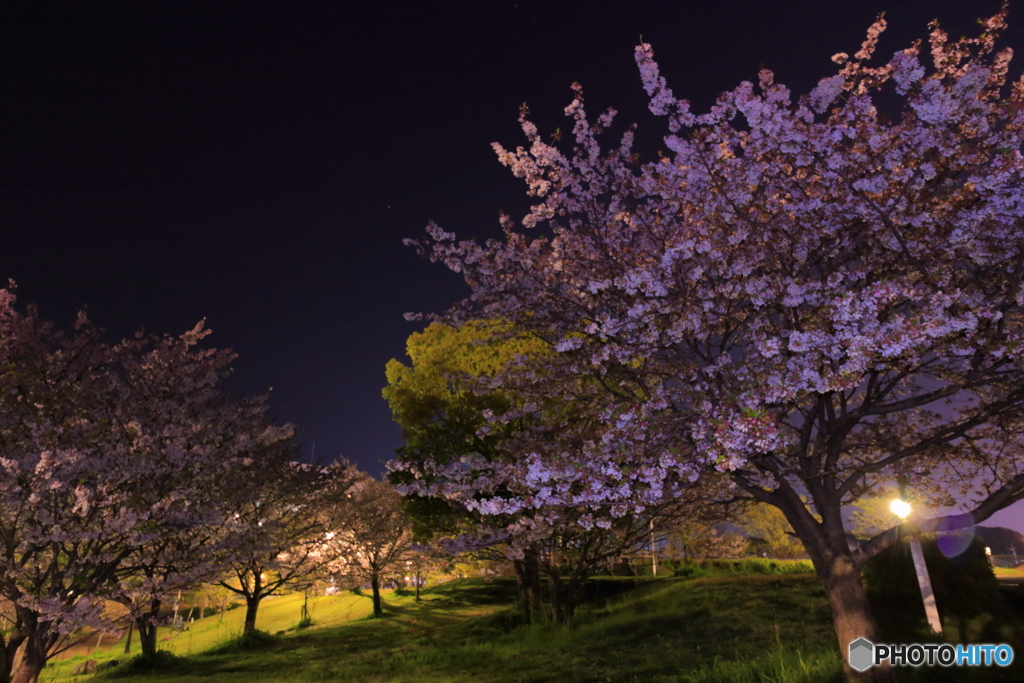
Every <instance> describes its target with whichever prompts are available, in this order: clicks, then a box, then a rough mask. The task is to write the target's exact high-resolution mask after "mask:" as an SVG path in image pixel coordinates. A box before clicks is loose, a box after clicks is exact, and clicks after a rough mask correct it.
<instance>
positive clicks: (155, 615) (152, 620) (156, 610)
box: [125, 598, 163, 656]
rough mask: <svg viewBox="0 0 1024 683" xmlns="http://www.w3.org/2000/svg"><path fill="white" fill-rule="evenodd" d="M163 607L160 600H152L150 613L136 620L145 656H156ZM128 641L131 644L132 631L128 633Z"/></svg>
mask: <svg viewBox="0 0 1024 683" xmlns="http://www.w3.org/2000/svg"><path fill="white" fill-rule="evenodd" d="M162 606H163V603H162V602H161V601H160V600H159V599H157V598H153V599H151V600H150V601H149V611H148V612H144V613H143V614H141V615H139V618H138V619H136V620H135V625H136V626H137V627H138V629H139V647H141V648H142V654H143V655H150V656H152V655H155V654H156V632H157V628H158V627H157V624H158V623H159V619H160V608H161V607H162ZM128 640H129V644H130V643H131V631H129V633H128ZM125 652H126V653H127V652H128V649H127V648H125Z"/></svg>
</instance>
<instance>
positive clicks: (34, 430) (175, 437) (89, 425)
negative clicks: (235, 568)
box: [0, 289, 291, 683]
mask: <svg viewBox="0 0 1024 683" xmlns="http://www.w3.org/2000/svg"><path fill="white" fill-rule="evenodd" d="M207 333H208V332H207V331H206V330H204V329H203V324H202V323H200V324H199V325H197V326H196V327H195V329H193V330H191V331H190V332H187V333H186V334H184V335H182V336H180V337H159V338H147V337H145V336H144V335H142V334H139V335H137V336H136V338H135V339H132V340H124V341H122V342H120V343H118V344H113V345H111V344H106V343H104V342H103V341H102V331H101V330H99V329H97V328H95V327H94V326H92V325H91V324H90V323H89V321H88V320H87V318H86V317H85V316H84V314H80V315H79V318H78V320H77V321H76V323H75V326H74V329H73V330H70V331H62V330H57V329H55V328H54V327H53V325H51V324H50V323H48V322H46V321H43V320H41V319H40V317H39V315H38V313H37V311H36V310H35V309H34V308H32V307H29V308H28V309H27V312H26V313H25V314H22V313H20V312H18V311H17V310H16V309H15V307H14V296H13V294H11V292H10V291H9V290H6V289H5V290H0V468H2V469H3V476H2V477H0V594H2V595H3V596H4V597H5V598H6V599H8V600H10V601H11V602H12V603H13V605H14V607H15V610H16V624H15V629H14V631H13V633H12V636H11V637H10V640H9V642H7V643H3V645H4V646H5V647H4V650H5V653H6V654H7V655H8V656H7V657H5V661H4V668H3V671H0V674H2V678H0V680H4V681H6V680H8V679H9V678H10V676H11V673H12V672H11V671H10V669H11V665H12V661H11V657H10V655H13V653H14V651H15V650H16V649H17V647H18V646H19V645H20V647H22V648H23V653H24V654H23V657H22V664H21V666H20V667H19V669H18V670H17V671H16V672H13V675H14V678H13V680H14V681H15V682H16V683H32V682H33V681H35V680H36V679H37V678H38V676H39V672H40V671H41V670H42V668H43V666H45V664H46V661H47V660H48V659H49V658H50V657H52V656H53V655H54V654H56V653H57V652H59V651H60V650H61V649H62V648H64V647H66V646H68V645H69V644H70V643H71V641H70V640H69V638H68V636H70V634H72V633H74V632H75V631H77V630H78V629H80V628H83V627H89V628H92V629H100V630H103V631H117V628H116V626H115V625H114V623H113V622H112V621H111V619H110V618H109V615H105V614H104V613H103V611H102V609H101V608H102V601H103V600H104V599H108V598H114V599H116V598H118V597H119V596H121V595H122V594H123V591H122V586H124V585H126V584H128V583H132V582H133V580H134V579H138V582H141V584H142V585H143V588H144V590H145V592H146V593H147V594H148V595H151V596H152V597H153V599H159V596H160V595H161V594H162V592H163V591H165V590H166V589H168V588H169V583H168V582H172V583H174V582H180V581H182V580H186V579H187V580H191V579H192V578H196V577H198V576H199V575H205V574H207V573H208V572H209V571H211V565H210V564H209V559H210V558H209V557H207V556H202V557H201V558H199V559H198V560H197V561H195V562H193V561H192V560H189V561H188V563H187V564H186V563H185V561H184V560H182V558H181V557H180V556H179V557H178V558H177V559H176V560H175V561H174V563H171V561H170V560H171V557H172V556H171V555H170V554H169V551H168V547H163V548H159V549H158V546H159V545H160V544H161V539H168V538H180V536H175V534H179V533H181V530H182V529H185V528H193V529H195V528H199V527H202V526H204V525H209V524H213V523H217V524H222V513H221V510H222V508H223V505H222V500H223V498H222V496H224V495H225V491H226V490H228V489H222V488H221V486H220V485H221V484H222V483H223V482H225V481H226V480H228V479H230V478H234V477H237V476H239V473H242V472H245V471H246V470H247V469H249V468H250V467H251V466H252V465H254V464H255V463H254V461H253V460H252V458H251V457H250V454H251V453H252V452H253V450H254V449H255V448H257V447H258V446H260V445H267V444H271V443H276V442H278V441H280V440H281V439H283V438H286V437H287V436H288V435H289V434H290V433H291V429H290V428H289V427H275V426H273V425H271V424H270V423H269V422H268V421H267V420H266V419H265V416H264V413H265V407H264V406H263V404H262V402H261V401H259V400H253V401H249V402H247V403H239V404H236V403H233V402H231V401H229V400H228V399H227V397H226V396H225V395H224V394H223V392H222V390H221V389H220V388H219V386H218V384H219V382H220V380H221V378H222V377H223V374H224V370H225V366H226V365H227V363H228V362H230V360H231V358H233V355H232V354H231V353H230V352H226V351H216V350H210V349H205V350H204V349H200V348H199V347H198V343H199V342H200V340H202V339H203V337H205V336H206V334H207ZM176 530H177V531H176ZM172 566H173V568H171V567H172ZM157 568H160V571H157ZM169 568H170V569H169ZM165 570H166V571H165ZM138 582H136V585H138ZM174 585H180V583H176V584H174ZM136 616H140V615H138V614H137V615H136Z"/></svg>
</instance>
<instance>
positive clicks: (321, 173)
mask: <svg viewBox="0 0 1024 683" xmlns="http://www.w3.org/2000/svg"><path fill="white" fill-rule="evenodd" d="M1000 4H1001V3H1000V1H999V0H976V1H975V2H961V1H947V2H940V1H936V0H930V1H927V2H917V1H908V0H861V1H858V2H848V1H840V2H831V1H827V0H810V1H807V2H803V1H783V2H779V1H774V0H773V1H768V0H763V1H761V2H755V1H742V0H732V1H723V2H718V3H707V2H702V3H698V2H688V1H685V0H677V1H675V2H640V1H632V2H615V3H612V2H597V1H593V0H590V1H587V2H571V3H546V2H524V1H521V0H520V1H519V2H472V3H465V4H455V3H441V2H439V3H415V4H414V3H407V2H406V3H392V2H373V3H349V2H284V1H283V0H282V1H280V2H258V1H249V0H247V1H245V2H241V1H238V2H216V3H213V2H189V1H179V2H174V3H157V2H90V3H72V2H46V3H39V2H9V3H5V4H4V9H3V15H2V22H0V55H2V62H0V64H2V67H0V68H2V80H0V115H2V125H0V145H2V147H0V151H2V155H0V160H2V175H0V278H2V280H0V281H3V282H6V280H7V278H13V279H14V280H16V281H17V283H18V295H19V299H20V301H21V302H22V303H28V302H35V303H38V304H39V305H40V307H41V308H42V311H43V314H44V315H45V316H46V317H48V318H50V319H53V320H55V321H57V322H59V323H62V324H67V323H69V322H70V321H71V320H72V319H73V316H74V313H75V311H76V310H77V309H78V308H81V307H86V308H87V309H88V311H89V314H90V317H92V319H93V320H94V321H96V322H97V323H99V324H100V325H102V326H104V327H106V328H107V329H108V330H110V331H111V333H112V334H113V335H119V336H120V335H127V334H130V333H132V332H134V331H135V330H136V329H137V328H139V327H144V328H145V329H146V330H147V331H151V332H174V333H180V332H183V331H185V330H186V329H190V328H191V327H192V326H193V325H194V324H195V322H196V321H197V320H198V319H200V318H204V317H205V318H206V319H207V322H208V326H209V327H210V328H211V329H213V331H214V335H213V336H212V337H210V341H211V343H212V344H213V345H216V346H222V347H232V348H234V349H235V350H236V351H237V352H238V353H239V359H238V361H237V362H236V365H235V367H236V370H235V375H234V376H233V378H232V380H231V381H232V384H233V386H232V388H233V389H235V390H237V391H242V392H250V393H252V392H261V391H265V390H266V389H267V388H269V387H273V392H272V400H271V405H272V406H273V410H274V413H275V414H276V415H277V416H278V418H280V419H282V420H290V421H294V422H296V423H297V424H298V425H299V426H300V429H301V433H302V435H303V440H304V443H305V454H306V456H307V457H309V456H310V455H311V451H312V446H313V442H314V440H315V442H316V455H317V456H318V458H319V457H324V458H332V457H336V456H338V455H344V456H345V457H347V458H349V459H350V460H353V461H355V462H357V463H359V464H360V466H361V467H362V468H364V469H367V470H369V471H370V472H373V473H375V474H379V473H380V472H381V471H382V469H383V462H384V461H386V460H388V459H389V458H390V457H391V456H392V454H393V450H394V448H395V447H397V446H398V445H399V444H400V434H399V430H398V428H397V427H396V426H395V425H394V424H393V423H392V422H391V417H390V412H389V410H388V407H387V404H386V403H385V402H384V400H383V399H382V398H381V395H380V390H381V388H382V386H383V384H384V381H385V379H384V365H385V363H386V362H387V361H388V360H389V359H390V358H393V357H400V356H402V354H403V353H404V343H405V339H406V337H407V336H408V335H409V334H410V333H412V332H414V331H416V330H418V329H421V328H422V325H423V323H412V322H407V321H406V320H405V319H404V318H403V313H405V312H406V311H425V312H429V311H439V310H442V309H444V308H446V307H447V306H448V305H450V304H451V303H454V302H455V301H457V300H458V299H460V298H462V297H463V296H465V295H466V294H467V293H468V290H467V289H466V288H465V286H464V285H463V284H462V282H461V280H460V279H459V278H458V276H456V275H454V274H452V273H450V272H448V271H446V270H445V269H444V268H443V267H441V266H438V265H432V264H430V263H428V262H425V261H423V260H421V259H420V258H419V257H417V256H416V254H415V253H414V252H413V250H412V249H410V248H408V247H405V246H403V245H402V239H403V238H406V237H418V236H420V235H421V234H422V231H423V227H424V226H425V224H426V223H427V221H428V220H431V219H432V220H435V221H437V222H438V223H439V224H440V225H441V226H443V227H444V228H445V229H447V230H452V231H454V232H456V233H457V234H459V235H460V236H466V237H469V236H477V237H488V236H492V235H497V234H498V232H499V231H498V223H497V217H498V212H499V210H504V211H507V212H510V213H512V214H513V215H514V216H522V215H523V214H524V213H525V212H526V207H527V206H528V203H527V198H526V196H525V193H524V191H523V186H522V184H521V182H520V181H518V180H517V179H515V178H514V177H512V175H511V174H510V173H509V172H508V171H507V170H506V169H504V168H503V167H502V166H501V165H500V164H499V163H498V162H497V160H496V158H495V156H494V153H493V152H492V150H491V148H490V143H491V142H493V141H500V142H501V143H502V144H504V145H505V146H506V147H514V146H516V145H518V144H521V143H522V141H523V138H522V135H521V132H520V131H519V129H518V124H517V122H516V117H517V114H518V109H519V106H520V104H521V103H523V102H526V103H528V104H529V105H530V109H531V112H532V114H533V118H534V120H535V121H536V122H537V123H538V124H539V125H540V126H541V129H542V131H544V132H547V133H550V132H553V131H554V130H555V128H557V127H560V126H561V127H565V125H566V119H564V118H563V117H562V113H561V112H562V108H563V107H564V106H565V105H566V104H568V103H569V102H570V100H571V93H570V89H569V86H570V84H572V83H573V82H574V81H578V82H580V83H582V84H583V87H584V93H585V95H586V99H587V107H588V109H589V110H590V111H591V112H594V113H597V112H599V111H600V110H602V109H604V108H605V107H607V106H615V107H616V108H617V109H618V110H619V111H620V115H619V118H618V122H619V123H620V124H621V125H625V124H628V123H629V122H633V121H636V122H638V123H639V124H640V128H639V131H638V139H639V141H640V142H639V145H638V147H639V149H640V150H641V151H645V152H646V153H648V154H653V153H654V152H656V151H657V149H658V147H659V142H660V140H659V137H660V135H661V131H662V130H663V126H662V124H661V123H660V122H658V121H657V120H656V119H655V118H654V117H653V116H652V115H650V114H649V113H648V112H647V111H646V102H645V99H644V95H643V91H642V88H641V86H640V81H639V77H638V75H637V71H636V67H635V65H634V63H633V47H634V46H635V45H636V44H637V42H639V38H640V36H641V35H642V36H643V39H644V40H645V41H647V42H650V43H651V44H652V45H653V46H654V49H655V54H656V58H657V59H658V61H659V63H660V64H661V66H662V69H663V73H664V74H665V75H666V77H667V78H668V80H669V83H670V85H671V86H672V88H673V89H674V90H675V92H676V94H677V95H679V96H681V97H687V98H689V99H691V100H692V101H693V103H694V106H695V109H697V110H700V109H706V108H707V107H708V106H709V105H710V103H711V102H713V100H714V98H715V96H716V95H717V94H718V93H719V92H721V91H723V90H726V89H729V88H732V87H734V86H735V85H737V84H738V83H739V82H740V81H741V80H755V79H756V77H757V71H758V69H760V68H770V69H772V70H773V71H775V73H776V80H777V81H780V82H783V83H785V84H787V85H789V86H790V87H791V88H792V89H793V90H794V91H795V92H797V93H799V92H805V91H806V90H808V89H809V88H810V87H812V86H813V85H814V84H815V83H816V82H817V80H818V79H819V78H821V77H824V76H828V75H830V74H831V73H833V72H834V71H833V65H832V63H831V62H830V59H829V58H830V57H831V55H832V54H834V53H836V52H841V51H845V52H850V53H852V52H855V51H856V50H857V49H858V48H859V46H860V43H861V41H862V40H863V37H864V33H865V31H866V30H867V28H868V26H869V25H870V24H871V23H872V21H873V20H874V18H875V17H876V15H877V14H878V13H879V12H880V11H882V10H885V11H886V12H887V14H886V19H887V20H888V21H889V30H888V31H887V32H886V33H885V34H884V37H883V41H882V43H881V48H880V54H881V55H885V56H886V57H887V56H888V55H890V54H891V53H892V52H893V51H895V50H896V49H901V48H903V47H906V46H907V45H908V44H909V42H910V41H911V40H912V39H913V38H917V37H920V38H924V37H926V35H927V24H928V22H929V21H930V20H931V19H933V18H936V17H937V18H939V19H940V21H941V22H942V24H943V26H944V27H946V28H947V30H948V31H949V32H950V34H951V35H953V36H958V35H961V34H964V33H970V32H973V31H974V28H973V20H974V19H975V18H977V17H979V16H982V15H985V16H987V15H990V14H992V13H994V12H995V11H996V10H997V9H998V7H999V6H1000ZM712 5H713V6H712ZM1022 22H1024V17H1021V16H1019V15H1017V14H1015V13H1011V27H1010V31H1009V32H1008V33H1007V36H1006V39H1007V42H1009V43H1010V44H1017V45H1020V44H1021V42H1022V41H1021V39H1020V36H1021V35H1022V34H1021V31H1022V27H1024V23H1022ZM1018 55H1021V56H1019V57H1018V60H1020V59H1022V58H1024V49H1018ZM1019 69H1020V67H1019V65H1018V66H1016V67H1015V70H1017V71H1019ZM1020 506H1021V504H1018V505H1017V506H1016V508H1015V510H1016V512H1015V510H1009V511H1005V512H1003V513H1001V515H1000V516H999V517H997V518H995V519H993V520H992V521H990V522H989V523H990V524H1002V525H1004V526H1013V527H1015V528H1018V529H1020V530H1022V531H1024V513H1022V512H1020V510H1019V508H1020ZM1014 518H1016V519H1014Z"/></svg>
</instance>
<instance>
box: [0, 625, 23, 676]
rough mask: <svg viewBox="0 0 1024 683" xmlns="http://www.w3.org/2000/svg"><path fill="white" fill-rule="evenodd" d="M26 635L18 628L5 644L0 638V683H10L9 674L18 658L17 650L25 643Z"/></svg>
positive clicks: (0, 637)
mask: <svg viewBox="0 0 1024 683" xmlns="http://www.w3.org/2000/svg"><path fill="white" fill-rule="evenodd" d="M25 638H26V634H25V632H24V631H22V630H20V628H16V629H15V631H14V632H13V633H12V634H11V635H10V637H9V638H8V639H7V641H6V642H4V640H3V637H2V636H0V643H2V645H3V647H2V648H0V683H10V680H11V673H12V671H13V670H14V664H15V662H16V661H17V657H18V648H19V647H21V645H22V643H24V642H25Z"/></svg>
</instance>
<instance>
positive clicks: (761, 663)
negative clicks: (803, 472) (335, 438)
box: [43, 574, 1024, 683]
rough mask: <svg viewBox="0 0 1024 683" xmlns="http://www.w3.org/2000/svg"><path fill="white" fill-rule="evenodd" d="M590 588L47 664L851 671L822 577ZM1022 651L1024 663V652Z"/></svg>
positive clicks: (373, 677)
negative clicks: (143, 657)
mask: <svg viewBox="0 0 1024 683" xmlns="http://www.w3.org/2000/svg"><path fill="white" fill-rule="evenodd" d="M590 589H591V590H590V595H589V596H588V597H589V600H588V604H587V605H586V606H585V607H584V608H582V609H581V610H580V612H579V613H578V614H577V617H576V618H575V619H574V620H573V621H572V622H571V623H570V624H569V625H567V626H565V627H561V628H559V627H555V626H551V625H533V626H530V625H521V624H519V619H518V617H517V615H516V614H515V613H514V612H513V611H511V610H510V609H509V607H508V606H509V605H510V604H511V602H512V601H513V598H514V583H513V582H512V581H510V580H498V581H495V582H493V583H484V582H483V581H482V580H475V579H467V580H460V581H453V582H451V583H448V584H444V585H442V586H438V587H436V588H434V589H432V590H429V591H426V592H425V593H424V596H423V601H422V602H420V603H416V602H414V601H413V599H412V597H411V596H399V595H394V594H388V595H386V596H385V602H386V605H387V607H386V617H385V618H384V619H372V618H369V617H368V615H369V613H370V605H369V602H370V601H369V598H367V597H363V596H355V595H351V594H345V595H338V596H332V597H326V598H317V599H316V600H315V601H311V603H312V606H311V612H312V617H313V620H314V622H315V625H314V626H313V627H312V628H308V629H304V630H301V631H296V630H290V631H288V632H287V633H286V634H284V635H282V636H281V637H279V638H274V639H270V640H269V641H268V642H264V643H260V644H259V645H260V647H258V648H257V649H250V650H246V649H241V648H239V647H238V646H232V645H229V644H228V645H227V646H226V647H225V644H227V643H228V641H229V640H230V639H231V638H232V637H233V636H236V635H237V634H238V633H239V632H240V630H241V619H242V617H243V614H242V610H240V609H239V610H235V611H233V612H231V613H229V614H228V616H227V617H226V618H225V621H224V623H223V624H220V625H217V623H216V622H217V617H210V618H208V619H205V620H202V621H197V622H196V623H195V624H194V625H193V626H192V629H191V630H190V631H186V632H184V633H181V634H178V635H176V636H175V637H174V638H173V639H172V640H170V641H165V642H162V646H164V647H165V648H166V649H168V650H170V651H172V652H175V653H178V654H180V655H189V656H187V658H185V659H183V660H179V661H177V662H175V663H174V665H173V666H171V667H170V668H168V669H165V670H163V671H160V672H159V673H156V674H153V675H149V676H138V675H133V676H123V675H118V674H120V673H124V672H119V671H118V670H117V669H115V670H113V671H110V672H107V673H103V674H97V675H96V676H93V677H81V678H77V679H76V678H74V677H71V676H70V675H69V672H70V670H71V667H72V666H73V665H74V664H75V663H76V661H68V662H62V663H59V664H58V665H57V666H53V667H48V668H47V669H46V670H45V671H44V679H43V680H45V681H47V682H56V681H68V682H69V683H70V681H75V680H80V681H85V680H90V679H91V680H96V681H106V680H110V681H114V680H117V681H128V682H129V683H133V682H134V683H141V682H142V681H154V682H160V683H199V682H203V683H208V682H211V681H218V682H219V681H225V682H226V683H232V682H237V683H264V682H266V683H269V682H271V681H274V682H281V683H292V682H295V683H298V682H300V681H325V680H336V681H360V682H363V681H365V682H367V683H375V682H380V683H383V682H385V681H386V682H389V683H390V682H410V683H411V682H417V683H442V682H446V683H447V682H452V683H469V682H470V681H472V682H474V683H477V682H484V683H486V682H495V683H498V682H500V683H515V682H517V681H520V682H535V683H540V682H542V681H552V682H553V681H559V682H563V681H564V682H568V683H583V682H590V681H594V682H598V681H622V682H627V681H630V682H631V681H645V682H646V681H650V682H653V683H658V682H668V681H672V682H674V683H690V682H692V683H698V682H699V683H711V682H721V683H725V682H730V683H732V682H737V683H745V682H748V681H749V682H750V683H754V682H760V683H768V682H776V683H797V682H807V683H810V682H816V683H819V682H820V683H825V682H832V681H834V682H836V683H838V682H839V681H842V675H841V666H842V662H841V659H840V654H839V652H838V650H837V648H836V646H835V643H834V639H835V636H834V632H833V630H832V624H831V618H830V616H829V610H828V606H827V604H826V601H825V596H824V592H823V590H822V589H821V588H820V587H819V585H818V582H817V580H816V578H815V577H814V576H813V575H806V574H788V575H785V574H768V575H756V574H749V575H736V574H723V575H718V576H704V577H701V578H689V579H682V578H672V579H640V580H634V579H598V580H595V581H594V582H593V585H592V586H591V587H590ZM301 604H302V596H301V595H295V596H285V597H281V598H276V599H274V600H270V601H267V602H266V603H265V604H264V605H262V606H261V608H260V616H259V622H258V625H259V627H260V628H261V629H263V630H265V631H270V632H274V631H279V630H286V629H293V628H294V626H295V625H296V624H297V622H298V620H299V614H300V607H301ZM1022 623H1024V622H1022ZM122 649H123V646H121V647H120V648H118V647H116V646H115V647H112V648H111V649H110V651H109V653H104V651H103V650H100V652H99V653H97V655H96V656H94V658H95V659H97V660H98V661H103V660H104V659H109V658H112V657H115V653H117V654H119V653H120V652H121V650H122ZM121 658H123V655H122V656H121ZM1018 660H1024V652H1021V653H1019V655H1018ZM77 661H81V658H78V659H77ZM120 668H123V667H120ZM1022 672H1024V668H1017V667H1015V668H1014V671H1011V672H1006V671H993V670H981V669H974V670H973V671H971V672H969V673H970V676H968V677H967V678H956V677H953V678H948V679H944V680H979V681H981V680H1006V681H1012V680H1024V677H1022V676H1021V674H1022ZM932 673H935V672H934V670H921V671H917V672H915V675H912V676H910V677H909V680H913V681H924V680H937V679H935V678H929V676H923V674H929V675H931V674H932ZM941 673H944V672H941ZM954 673H960V672H954ZM997 674H1011V675H1012V677H1010V678H1006V677H1005V676H1004V677H1000V676H999V675H997ZM900 680H905V678H903V677H901V679H900Z"/></svg>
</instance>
